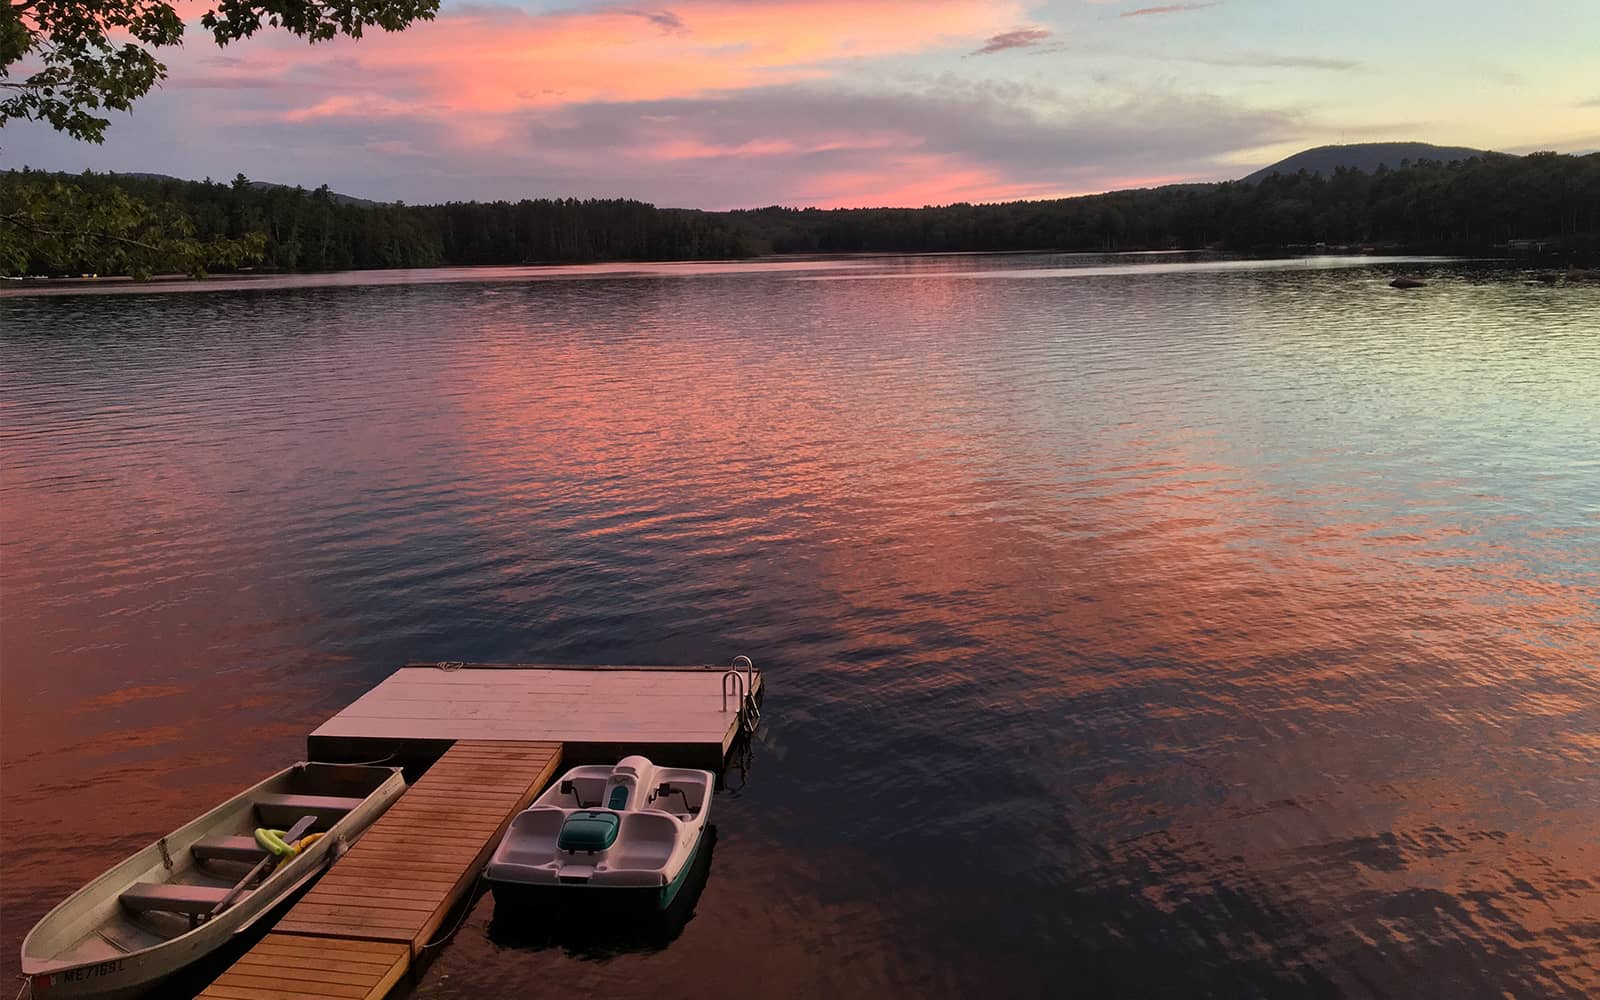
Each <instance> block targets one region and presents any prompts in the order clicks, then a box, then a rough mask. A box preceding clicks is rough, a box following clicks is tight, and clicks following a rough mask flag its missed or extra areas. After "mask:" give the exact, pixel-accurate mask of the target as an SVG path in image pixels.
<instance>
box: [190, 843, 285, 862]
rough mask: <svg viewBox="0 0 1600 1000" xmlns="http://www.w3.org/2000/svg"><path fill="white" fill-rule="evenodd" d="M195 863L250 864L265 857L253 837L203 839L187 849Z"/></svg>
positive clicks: (264, 850) (263, 849)
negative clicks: (231, 862) (235, 862)
mask: <svg viewBox="0 0 1600 1000" xmlns="http://www.w3.org/2000/svg"><path fill="white" fill-rule="evenodd" d="M189 852H190V853H191V854H193V855H194V857H195V860H196V861H246V862H249V863H251V864H254V863H256V862H257V861H260V860H261V859H262V858H264V857H266V856H267V852H266V849H265V848H263V847H262V846H261V845H260V844H258V843H256V838H254V837H205V838H202V839H200V840H197V841H195V842H194V846H192V847H190V848H189Z"/></svg>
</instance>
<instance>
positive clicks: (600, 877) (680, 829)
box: [484, 756, 716, 909]
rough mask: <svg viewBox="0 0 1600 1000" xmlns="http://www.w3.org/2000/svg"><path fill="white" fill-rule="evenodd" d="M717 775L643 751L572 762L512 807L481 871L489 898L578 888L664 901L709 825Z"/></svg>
mask: <svg viewBox="0 0 1600 1000" xmlns="http://www.w3.org/2000/svg"><path fill="white" fill-rule="evenodd" d="M715 787H716V776H715V775H713V774H712V773H711V772H710V771H694V770H688V769H684V768H671V767H656V766H655V765H654V764H652V763H650V761H648V760H646V759H645V758H643V757H638V756H633V757H624V758H623V759H622V760H621V761H619V762H618V763H617V764H616V766H614V767H609V766H606V765H594V766H589V767H575V768H573V769H572V770H570V771H568V772H567V773H566V774H564V775H562V777H561V780H560V781H558V782H556V783H555V784H553V785H551V786H550V787H549V788H548V789H546V790H545V792H544V794H543V795H540V796H539V798H538V799H537V800H536V801H535V802H534V803H533V805H531V806H529V807H528V808H527V809H525V810H523V811H522V812H520V813H518V814H517V815H516V816H515V817H514V818H513V819H512V820H511V825H510V827H509V828H508V829H507V830H506V835H505V838H504V839H503V840H501V841H500V844H499V846H498V847H496V848H495V852H494V856H493V857H492V858H491V859H490V861H489V866H488V868H487V869H486V871H485V873H484V875H485V878H486V879H487V880H488V882H489V886H490V888H491V889H492V890H493V891H494V898H495V905H496V906H497V907H498V906H502V905H504V906H513V907H514V906H519V905H527V904H530V903H537V902H541V901H548V900H549V899H550V895H551V894H552V893H555V894H562V895H566V894H573V893H583V894H584V895H585V896H586V897H592V898H593V899H599V898H604V899H605V900H607V901H615V902H617V903H625V902H632V903H634V904H639V903H644V904H646V905H647V908H657V909H665V908H666V907H667V906H669V905H670V904H671V903H672V900H673V899H674V898H675V897H676V896H677V895H678V890H679V889H681V888H683V883H684V880H685V878H686V877H687V876H688V873H689V869H690V868H691V867H692V862H693V861H694V857H695V855H696V854H697V853H698V852H699V850H700V844H701V841H702V839H703V837H704V834H705V830H706V820H707V818H708V817H709V815H710V811H711V793H712V791H713V790H714V789H715Z"/></svg>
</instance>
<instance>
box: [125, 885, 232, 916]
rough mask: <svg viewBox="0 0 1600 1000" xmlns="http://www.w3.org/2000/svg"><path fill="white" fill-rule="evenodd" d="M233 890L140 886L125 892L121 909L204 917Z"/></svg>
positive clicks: (200, 887)
mask: <svg viewBox="0 0 1600 1000" xmlns="http://www.w3.org/2000/svg"><path fill="white" fill-rule="evenodd" d="M231 891H232V890H231V889H226V888H222V889H218V888H214V887H212V886H209V885H174V884H172V883H170V882H139V883H136V884H135V885H134V886H133V887H132V888H129V889H126V890H124V891H123V893H122V896H121V897H120V898H121V899H122V905H123V906H126V907H127V908H128V909H130V910H133V911H134V912H135V913H142V912H144V911H146V910H164V911H166V912H168V913H188V914H191V915H201V916H203V915H205V914H207V913H210V912H211V910H212V908H213V907H215V906H216V905H217V904H218V903H220V902H222V901H223V900H224V899H226V898H227V896H228V893H229V892H231Z"/></svg>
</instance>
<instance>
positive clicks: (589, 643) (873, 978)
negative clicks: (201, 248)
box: [0, 256, 1600, 1000]
mask: <svg viewBox="0 0 1600 1000" xmlns="http://www.w3.org/2000/svg"><path fill="white" fill-rule="evenodd" d="M1409 270H1422V271H1425V272H1426V273H1428V274H1429V275H1430V276H1431V278H1432V279H1433V280H1432V283H1431V285H1430V287H1428V288H1426V289H1422V290H1419V291H1416V292H1411V293H1401V292H1396V291H1394V290H1392V289H1390V288H1388V287H1387V281H1388V280H1389V278H1390V277H1392V276H1393V275H1394V274H1396V273H1399V272H1400V271H1409ZM71 291H73V292H75V294H66V295H53V294H52V295H21V296H11V297H6V298H0V352H3V356H0V364H3V369H4V384H3V397H0V401H3V406H4V409H3V423H0V432H3V441H4V465H3V469H0V476H3V478H0V546H3V548H0V580H3V593H0V597H3V601H0V614H3V628H0V659H3V663H4V672H3V706H0V710H3V719H0V721H3V726H4V729H3V732H4V739H3V747H0V749H3V758H4V772H3V776H4V781H3V806H4V821H3V823H0V838H3V845H4V852H3V859H0V883H3V888H0V904H3V910H4V926H3V929H0V937H3V941H0V947H3V953H0V969H3V971H4V972H5V974H6V975H7V976H8V977H9V975H10V974H11V973H13V972H14V971H15V969H16V953H17V948H18V946H19V944H20V941H21V938H22V936H23V934H24V933H25V932H26V930H27V928H28V927H29V926H31V925H32V923H33V922H34V921H35V920H36V919H38V917H40V916H41V915H42V914H43V913H44V912H45V911H46V910H47V909H48V908H49V907H50V906H52V905H54V903H56V902H57V901H58V900H59V899H61V898H62V897H64V896H65V895H67V894H68V893H69V892H70V891H71V890H73V889H74V888H76V887H77V886H78V885H80V884H82V883H83V882H85V881H86V880H88V879H89V878H90V877H92V876H94V875H95V874H97V873H98V872H100V871H101V870H103V869H104V868H106V867H107V866H108V865H110V864H111V863H113V862H115V861H117V860H119V859H120V858H121V857H123V856H125V855H126V854H128V853H130V852H131V851H132V850H134V849H136V848H138V847H140V846H142V845H144V844H146V843H148V842H150V841H152V840H154V839H155V838H156V837H157V836H159V835H161V834H164V833H166V832H167V831H169V830H170V829H172V828H173V827H175V826H177V825H178V824H179V823H180V822H182V821H184V820H186V819H188V818H190V817H191V816H193V815H194V814H196V813H197V812H199V811H200V810H201V809H202V808H204V807H207V806H209V805H210V804H212V803H213V802H215V801H217V800H219V799H221V798H223V797H225V796H227V795H230V794H232V793H233V792H235V791H237V790H238V789H239V788H240V787H242V786H244V785H246V784H248V783H249V782H252V781H254V780H256V779H258V778H259V777H261V776H263V775H264V774H266V773H268V772H270V771H273V770H276V769H277V768H279V767H281V766H283V765H284V764H285V763H287V762H289V761H291V760H294V759H297V758H298V757H299V756H300V755H302V754H303V752H304V738H305V735H306V733H307V732H309V731H310V730H311V729H312V728H314V727H315V726H316V725H317V724H318V723H320V722H321V721H322V720H323V719H324V718H326V717H327V716H328V715H330V714H332V713H333V712H334V711H336V710H337V709H339V708H341V707H342V706H343V705H345V704H346V703H348V702H349V701H350V700H352V699H353V698H355V697H356V696H357V695H358V694H360V693H361V692H362V691H364V690H365V689H366V688H368V687H369V686H371V685H372V684H373V683H375V682H376V681H377V680H379V679H380V678H382V677H384V676H386V675H387V673H388V672H389V671H390V670H391V669H392V668H394V667H395V666H397V665H398V664H400V663H402V662H405V661H408V660H424V661H433V660H445V659H449V660H469V661H522V662H528V661H555V662H563V661H566V662H592V663H617V662H621V663H679V662H717V661H725V660H727V659H729V658H731V657H733V656H734V655H736V654H739V653H747V654H750V655H751V656H753V657H754V658H755V659H756V660H757V662H758V663H760V664H761V665H762V666H763V667H765V668H766V669H767V670H768V671H769V673H768V681H769V690H768V697H767V702H766V727H765V728H764V730H763V731H762V733H761V734H760V738H759V739H758V740H757V741H756V742H755V744H754V746H753V749H752V754H751V760H750V762H749V766H748V768H747V769H746V771H745V772H744V773H742V774H741V773H740V772H739V771H734V772H732V773H730V775H729V786H730V787H729V789H728V790H727V791H724V792H723V793H721V794H720V795H719V796H718V798H717V800H716V801H715V803H714V806H713V812H712V816H713V819H714V821H715V824H716V826H717V830H718V840H717V844H716V848H715V854H714V856H713V859H712V863H711V866H710V871H709V878H708V881H707V882H706V884H705V887H704V890H703V892H702V894H701V895H700V897H699V900H698V903H697V906H696V909H695V913H694V915H693V918H692V919H691V920H689V922H688V923H687V924H686V925H685V926H684V927H683V928H682V931H681V933H680V934H678V935H677V936H676V938H675V939H672V940H670V941H662V940H653V941H635V940H631V939H630V940H607V939H604V938H601V939H599V940H591V939H589V938H581V939H572V938H564V939H561V940H556V941H541V940H534V941H527V940H522V939H521V938H520V937H519V936H518V935H516V934H514V933H508V932H507V929H505V928H501V927H498V926H496V927H495V928H493V929H491V926H490V925H491V918H492V915H493V902H492V900H491V899H489V898H487V897H486V898H484V899H482V900H481V901H480V902H479V903H478V905H477V906H476V907H475V908H474V909H473V911H472V912H471V914H470V916H469V917H468V918H467V920H466V922H465V924H464V925H463V927H462V929H461V931H460V933H459V935H458V936H457V937H456V939H455V940H454V941H452V942H451V943H450V944H449V945H448V946H446V947H444V948H443V949H442V950H441V951H440V952H439V957H438V958H437V960H435V961H434V962H433V963H432V964H431V965H429V966H428V967H427V968H426V970H425V971H424V973H423V974H422V976H421V978H420V980H419V982H418V983H417V985H416V986H415V987H414V989H413V990H412V992H411V995H413V996H415V997H418V998H446V997H451V998H455V997H462V998H464V997H478V996H513V995H517V996H520V995H534V994H535V993H538V994H539V995H552V996H557V995H567V996H583V995H593V996H605V997H608V998H612V1000H623V998H641V1000H643V998H656V997H669V998H672V997H683V998H702V997H704V996H707V995H708V991H709V995H716V996H729V997H732V996H750V997H764V998H770V997H796V998H800V997H816V996H824V995H825V996H830V997H837V998H853V997H871V998H874V1000H879V998H883V997H964V996H974V995H992V996H1009V997H1045V996H1051V997H1054V996H1064V995H1080V996H1097V995H1105V996H1111V995H1121V996H1162V997H1172V996H1191V995H1210V996H1218V997H1249V996H1344V997H1368V996H1383V997H1412V996H1441V997H1442V996H1448V997H1498V996H1502V995H1509V996H1519V997H1558V996H1574V997H1576V996H1583V995H1595V994H1597V993H1600V443H1597V442H1600V289H1597V288H1578V287H1573V288H1556V289H1550V288H1543V287H1529V286H1528V285H1527V284H1525V283H1524V281H1522V280H1521V279H1520V278H1519V277H1517V276H1516V275H1515V274H1513V273H1509V272H1485V271H1484V269H1483V266H1482V265H1467V264H1452V263H1446V262H1403V261H1361V260H1320V261H1293V262H1276V263H1237V262H1234V263H1221V264H1208V263H1192V262H1188V261H1187V260H1186V259H1185V258H1175V257H1165V256H1151V257H1138V258H1131V259H1130V258H1093V257H1088V258H1086V257H1026V256H1015V257H933V258H907V259H896V258H878V259H865V260H841V261H830V262H825V263H807V262H803V261H802V262H795V261H786V262H779V263H757V264H752V265H689V266H681V267H670V266H662V267H620V268H594V269H584V268H568V269H558V270H553V271H535V270H529V269H501V270H465V271H463V270H457V271H438V272H420V273H398V274H387V275H353V276H338V275H336V276H330V277H312V278H299V277H296V278H279V279H267V280H255V281H214V282H210V283H207V284H203V285H199V286H195V285H177V286H170V287H151V286H145V287H133V286H129V287H123V288H115V289H112V290H111V291H113V292H114V293H115V294H100V293H95V292H94V290H93V289H89V290H84V289H72V290H71ZM86 291H87V292H88V293H85V292H86Z"/></svg>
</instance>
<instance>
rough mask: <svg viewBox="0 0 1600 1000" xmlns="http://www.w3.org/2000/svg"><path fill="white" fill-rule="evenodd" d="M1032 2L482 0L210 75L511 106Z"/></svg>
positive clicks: (926, 41) (790, 63)
mask: <svg viewBox="0 0 1600 1000" xmlns="http://www.w3.org/2000/svg"><path fill="white" fill-rule="evenodd" d="M1021 10H1022V8H1021V5H1020V3H1019V2H1018V0H1001V2H998V3H997V2H993V0H929V2H924V3H920V4H919V5H918V7H917V13H916V16H915V17H907V16H906V9H905V6H904V4H902V3H899V2H895V0H862V2H856V0H772V2H766V3H760V4H752V3H743V2H738V0H689V2H687V3H682V4H675V5H674V6H673V9H672V11H671V15H672V19H671V23H670V25H668V24H667V23H666V22H665V21H664V20H663V18H664V15H665V13H666V12H653V11H641V10H636V9H623V8H607V9H601V10H596V11H587V12H581V11H567V12H560V13H553V14H543V15H534V14H529V13H526V12H524V11H520V10H516V9H513V8H504V7H493V8H491V7H475V8H469V9H462V10H458V11H455V12H447V13H445V14H443V15H441V16H440V17H439V18H438V19H437V20H435V21H433V22H425V23H419V24H416V25H414V26H412V27H411V28H409V29H407V30H406V31H403V32H399V33H396V34H381V33H374V34H369V35H368V36H367V37H366V38H364V39H362V40H360V41H351V40H349V39H338V40H335V41H332V42H328V43H323V44H319V45H314V46H310V45H306V44H304V43H303V42H300V41H299V40H298V39H293V38H287V37H284V36H282V35H271V36H268V35H263V36H261V37H259V38H256V39H251V40H249V41H247V42H243V43H237V44H236V45H234V46H231V47H230V48H229V49H228V50H227V52H228V53H229V54H230V55H231V56H234V57H235V58H236V59H237V60H238V62H237V63H235V64H234V65H233V66H232V67H231V68H229V69H227V70H225V71H224V72H220V73H219V72H218V71H216V70H215V69H213V70H212V71H210V72H209V73H207V74H206V76H207V78H208V79H209V80H211V81H218V80H219V79H220V80H222V81H224V82H223V83H220V84H219V83H216V82H213V85H226V84H225V81H226V80H227V79H228V78H237V79H239V80H241V81H243V80H250V81H253V82H254V83H255V85H261V84H262V83H264V82H269V81H273V80H277V79H282V78H284V77H316V78H317V80H318V82H319V83H320V86H319V87H317V88H312V87H307V88H306V90H307V91H308V93H315V94H316V97H315V99H314V100H308V101H307V102H306V103H305V104H304V105H302V106H300V107H296V108H293V109H290V110H288V111H286V112H285V117H286V118H287V119H288V120H291V121H293V120H303V119H304V118H308V117H319V116H323V115H327V114H332V113H339V112H340V111H341V110H342V109H343V110H348V111H349V113H351V114H359V115H363V116H369V117H370V116H374V115H395V116H403V115H406V114H415V113H416V107H415V105H423V106H426V107H429V108H433V109H438V111H439V113H443V114H452V115H454V114H463V113H468V114H471V113H504V112H509V111H514V110H519V109H530V108H555V107H559V106H561V105H564V104H570V103H575V102H591V101H641V100H657V99H662V98H670V97H684V96H694V95H701V94H707V93H712V92H716V91H726V90H740V89H747V88H751V87H758V86H773V85H781V84H791V83H799V82H805V81H815V80H820V79H824V78H826V77H828V76H830V75H832V73H833V71H834V69H835V67H836V66H837V65H838V64H841V63H844V62H847V61H851V60H860V59H870V58H875V57H882V56H889V55H896V54H902V53H911V52H919V51H925V50H929V49H936V48H942V47H952V48H953V47H958V46H959V47H966V46H969V45H970V44H971V41H972V39H974V38H983V37H986V36H988V35H990V34H992V33H993V31H994V29H995V27H996V26H997V25H1000V24H1006V23H1010V22H1012V21H1014V19H1015V18H1016V16H1017V15H1018V14H1019V13H1021ZM195 30H198V29H195ZM173 62H174V63H175V65H174V69H173V74H172V81H171V84H172V85H173V86H178V87H182V86H184V82H183V81H184V77H185V75H186V74H187V73H189V69H188V67H187V66H185V65H183V64H182V62H181V61H180V60H173ZM194 75H195V76H199V75H200V74H198V73H196V74H194ZM240 85H241V86H243V85H245V84H243V83H242V82H241V84H240ZM364 94H370V95H379V96H381V98H383V99H378V100H365V101H363V100H362V99H361V97H362V95H364ZM397 94H398V95H402V98H401V99H400V100H395V99H394V98H395V95H397ZM408 103H411V104H412V105H413V106H412V107H410V108H408V107H407V104H408Z"/></svg>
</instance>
